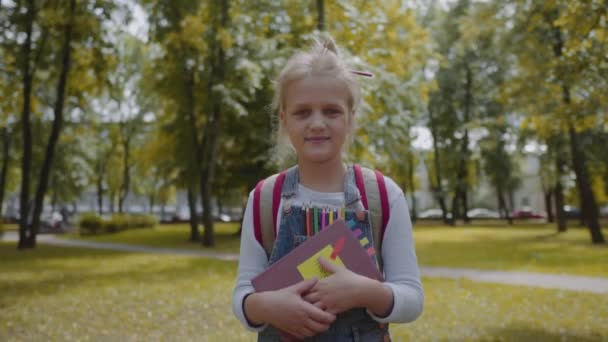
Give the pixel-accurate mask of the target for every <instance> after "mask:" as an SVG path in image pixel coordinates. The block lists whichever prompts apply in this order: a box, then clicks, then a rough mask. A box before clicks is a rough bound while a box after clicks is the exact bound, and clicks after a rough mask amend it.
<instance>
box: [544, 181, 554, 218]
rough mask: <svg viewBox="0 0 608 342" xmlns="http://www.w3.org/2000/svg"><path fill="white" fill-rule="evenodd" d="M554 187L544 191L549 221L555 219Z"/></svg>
mask: <svg viewBox="0 0 608 342" xmlns="http://www.w3.org/2000/svg"><path fill="white" fill-rule="evenodd" d="M553 191H554V190H553V189H551V188H549V189H548V190H546V191H544V195H545V210H546V211H547V222H549V223H553V222H554V221H555V219H554V218H553Z"/></svg>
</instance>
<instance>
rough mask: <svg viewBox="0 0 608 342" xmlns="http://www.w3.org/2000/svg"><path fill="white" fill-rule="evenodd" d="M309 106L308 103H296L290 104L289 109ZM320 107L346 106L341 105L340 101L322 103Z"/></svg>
mask: <svg viewBox="0 0 608 342" xmlns="http://www.w3.org/2000/svg"><path fill="white" fill-rule="evenodd" d="M309 107H310V103H297V104H295V105H293V106H291V108H290V109H292V110H298V109H306V108H309ZM321 107H337V108H340V109H345V108H346V106H342V105H341V104H340V103H337V102H328V103H323V104H321Z"/></svg>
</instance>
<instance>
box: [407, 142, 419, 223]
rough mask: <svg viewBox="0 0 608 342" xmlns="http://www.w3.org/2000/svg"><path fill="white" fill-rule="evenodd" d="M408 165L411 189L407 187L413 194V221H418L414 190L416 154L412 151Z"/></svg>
mask: <svg viewBox="0 0 608 342" xmlns="http://www.w3.org/2000/svg"><path fill="white" fill-rule="evenodd" d="M407 156H408V167H407V178H408V182H409V184H410V188H411V189H407V190H409V193H410V194H411V198H412V209H411V212H412V221H413V222H416V220H417V218H418V213H417V212H416V192H415V191H414V168H415V166H414V156H413V155H412V154H411V153H408V155H407ZM403 190H404V191H405V190H406V188H405V187H404V188H403Z"/></svg>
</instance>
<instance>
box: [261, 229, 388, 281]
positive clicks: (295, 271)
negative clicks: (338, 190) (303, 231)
mask: <svg viewBox="0 0 608 342" xmlns="http://www.w3.org/2000/svg"><path fill="white" fill-rule="evenodd" d="M374 253H376V252H375V251H374V248H373V246H372V244H371V242H370V241H369V240H368V239H367V238H366V237H365V236H364V235H363V234H362V232H361V230H359V229H355V230H351V229H350V228H349V226H348V225H347V223H346V222H344V221H343V220H337V221H334V222H333V223H332V224H331V225H329V226H327V227H325V229H323V230H321V231H320V232H319V233H317V234H315V235H314V236H312V237H309V238H308V239H307V240H306V241H305V242H303V243H302V244H301V245H299V246H298V247H296V248H295V249H293V250H292V251H291V252H289V253H288V254H286V255H285V256H283V257H282V258H281V259H279V260H278V261H277V262H275V263H274V264H272V265H271V266H270V267H269V268H268V269H266V270H265V271H264V272H262V273H261V274H259V275H258V276H256V277H255V278H253V279H252V280H251V284H252V285H253V288H254V289H255V291H256V292H262V291H272V290H279V289H282V288H285V287H288V286H291V285H293V284H296V283H298V282H300V281H302V280H306V279H311V278H313V277H317V278H318V279H321V278H324V277H327V276H329V274H327V272H325V271H324V270H323V269H322V267H321V265H320V264H319V262H318V259H319V257H321V256H323V257H325V258H326V259H327V260H328V261H330V262H332V263H334V264H337V265H340V266H343V267H346V268H347V269H349V270H351V271H352V272H355V273H357V274H360V275H362V276H366V277H368V278H372V279H376V280H378V281H383V280H384V277H383V276H382V273H380V270H378V267H377V266H376V263H375V262H374V260H373V257H374Z"/></svg>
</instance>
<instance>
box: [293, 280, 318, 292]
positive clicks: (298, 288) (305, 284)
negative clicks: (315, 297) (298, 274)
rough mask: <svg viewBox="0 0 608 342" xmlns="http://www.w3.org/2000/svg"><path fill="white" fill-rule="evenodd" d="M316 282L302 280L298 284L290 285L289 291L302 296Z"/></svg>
mask: <svg viewBox="0 0 608 342" xmlns="http://www.w3.org/2000/svg"><path fill="white" fill-rule="evenodd" d="M317 281H318V280H317V278H311V279H306V280H302V281H300V282H299V283H297V284H294V285H292V286H291V289H292V290H293V291H294V292H295V293H298V294H302V293H304V292H307V291H308V290H310V289H312V288H313V287H314V286H315V285H316V284H317Z"/></svg>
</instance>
